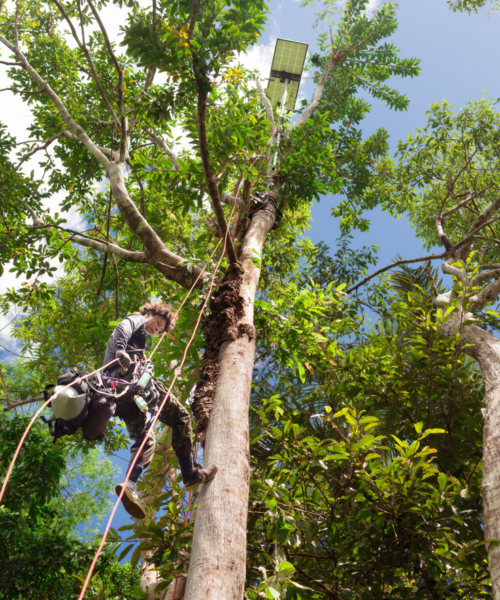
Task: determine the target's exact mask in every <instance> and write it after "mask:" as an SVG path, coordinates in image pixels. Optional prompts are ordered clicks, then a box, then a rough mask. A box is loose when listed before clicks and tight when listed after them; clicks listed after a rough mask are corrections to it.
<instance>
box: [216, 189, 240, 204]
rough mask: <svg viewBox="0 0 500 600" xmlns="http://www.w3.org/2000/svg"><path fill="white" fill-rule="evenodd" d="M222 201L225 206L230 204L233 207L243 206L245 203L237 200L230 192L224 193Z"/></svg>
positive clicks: (221, 197)
mask: <svg viewBox="0 0 500 600" xmlns="http://www.w3.org/2000/svg"><path fill="white" fill-rule="evenodd" d="M220 199H221V200H222V202H224V204H230V205H231V206H234V204H235V203H236V206H241V203H242V202H243V200H242V198H239V197H238V198H236V197H235V196H232V195H231V194H229V193H228V192H222V194H221V196H220Z"/></svg>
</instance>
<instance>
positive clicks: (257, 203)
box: [248, 193, 283, 231]
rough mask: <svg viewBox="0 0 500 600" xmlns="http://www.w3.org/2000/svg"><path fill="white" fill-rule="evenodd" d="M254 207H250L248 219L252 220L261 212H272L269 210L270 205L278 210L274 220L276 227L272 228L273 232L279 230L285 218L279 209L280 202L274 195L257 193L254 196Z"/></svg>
mask: <svg viewBox="0 0 500 600" xmlns="http://www.w3.org/2000/svg"><path fill="white" fill-rule="evenodd" d="M251 199H252V205H251V206H250V211H249V213H248V218H249V219H250V220H251V219H253V217H254V216H255V214H256V213H258V212H259V211H261V210H264V211H267V212H271V210H270V209H269V204H272V205H273V206H274V208H275V209H276V218H275V220H274V225H273V226H272V227H271V231H273V230H274V229H278V227H279V224H280V222H281V219H282V218H283V213H282V212H281V210H280V209H279V208H278V202H277V200H276V198H275V197H274V196H273V195H272V194H259V193H255V194H253V196H252V198H251Z"/></svg>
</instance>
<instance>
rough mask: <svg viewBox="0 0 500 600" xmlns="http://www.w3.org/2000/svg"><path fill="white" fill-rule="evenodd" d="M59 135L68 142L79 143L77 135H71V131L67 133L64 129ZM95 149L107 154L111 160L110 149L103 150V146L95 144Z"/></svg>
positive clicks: (111, 152) (111, 153)
mask: <svg viewBox="0 0 500 600" xmlns="http://www.w3.org/2000/svg"><path fill="white" fill-rule="evenodd" d="M59 135H64V136H65V137H67V138H68V139H69V140H73V142H79V141H80V139H79V138H78V136H77V135H75V134H74V133H71V131H68V130H67V129H65V130H64V131H63V132H62V133H60V134H59ZM95 146H96V148H98V149H99V150H100V151H101V152H102V153H103V154H107V155H108V156H110V157H111V158H113V151H112V150H111V148H104V147H103V146H98V145H97V144H96V145H95Z"/></svg>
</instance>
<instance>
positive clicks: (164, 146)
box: [144, 129, 180, 171]
mask: <svg viewBox="0 0 500 600" xmlns="http://www.w3.org/2000/svg"><path fill="white" fill-rule="evenodd" d="M144 131H145V132H146V134H147V136H148V137H149V139H150V140H151V141H152V142H153V144H155V145H156V146H158V147H159V148H161V149H162V150H163V152H165V154H166V155H167V156H168V157H169V158H170V162H171V163H172V165H173V167H174V169H175V170H176V171H179V170H180V167H179V163H178V162H177V155H176V154H175V152H172V150H170V148H169V147H168V146H167V144H166V143H165V142H164V140H162V139H161V138H159V137H158V136H157V135H155V134H154V133H153V132H152V131H151V130H149V129H144Z"/></svg>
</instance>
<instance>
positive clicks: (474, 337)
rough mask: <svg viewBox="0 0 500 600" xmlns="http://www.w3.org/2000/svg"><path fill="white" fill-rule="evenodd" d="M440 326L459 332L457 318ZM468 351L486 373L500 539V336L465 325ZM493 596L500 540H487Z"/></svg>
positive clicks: (489, 507)
mask: <svg viewBox="0 0 500 600" xmlns="http://www.w3.org/2000/svg"><path fill="white" fill-rule="evenodd" d="M440 330H441V331H442V333H444V334H445V335H455V333H457V331H458V323H457V321H455V322H454V321H453V320H450V321H448V322H447V323H445V324H444V325H443V326H442V327H441V328H440ZM461 334H462V342H463V343H464V344H471V345H470V346H469V347H466V348H464V351H465V352H466V353H467V354H469V355H470V356H471V357H472V358H475V359H476V360H477V361H478V363H479V366H480V368H481V373H482V376H483V382H484V389H485V396H486V398H485V399H486V415H485V418H484V428H483V482H482V486H481V494H482V497H483V524H484V536H485V539H486V540H500V340H499V339H498V338H496V337H495V336H494V335H491V333H488V332H487V331H484V330H483V329H481V328H480V327H477V326H476V325H469V326H467V327H462V330H461ZM487 551H488V564H489V569H490V576H491V581H492V585H493V600H500V544H487Z"/></svg>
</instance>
